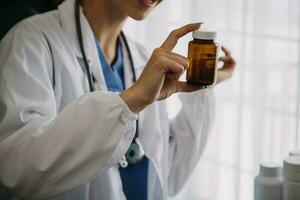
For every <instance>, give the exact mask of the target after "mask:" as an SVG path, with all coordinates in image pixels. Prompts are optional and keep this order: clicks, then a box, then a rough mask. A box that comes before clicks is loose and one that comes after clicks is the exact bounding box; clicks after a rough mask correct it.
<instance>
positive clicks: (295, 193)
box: [283, 156, 300, 200]
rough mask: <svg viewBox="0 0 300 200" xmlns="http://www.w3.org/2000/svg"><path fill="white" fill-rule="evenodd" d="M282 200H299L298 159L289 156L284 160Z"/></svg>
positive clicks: (299, 158)
mask: <svg viewBox="0 0 300 200" xmlns="http://www.w3.org/2000/svg"><path fill="white" fill-rule="evenodd" d="M283 173H284V181H283V200H299V199H300V157H299V156H290V157H288V158H286V159H285V160H284V172H283Z"/></svg>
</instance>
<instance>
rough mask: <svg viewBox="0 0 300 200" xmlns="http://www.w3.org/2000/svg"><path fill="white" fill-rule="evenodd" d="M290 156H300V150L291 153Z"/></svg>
mask: <svg viewBox="0 0 300 200" xmlns="http://www.w3.org/2000/svg"><path fill="white" fill-rule="evenodd" d="M289 155H290V156H300V150H293V151H290V153H289Z"/></svg>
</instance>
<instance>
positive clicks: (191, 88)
mask: <svg viewBox="0 0 300 200" xmlns="http://www.w3.org/2000/svg"><path fill="white" fill-rule="evenodd" d="M176 88H177V90H176V92H195V91H198V90H201V89H205V88H206V86H204V85H198V84H188V83H187V82H183V81H178V82H177V87H176Z"/></svg>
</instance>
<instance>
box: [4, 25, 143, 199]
mask: <svg viewBox="0 0 300 200" xmlns="http://www.w3.org/2000/svg"><path fill="white" fill-rule="evenodd" d="M50 58H51V56H50V52H49V50H48V46H47V43H46V41H44V40H43V37H41V35H40V34H34V33H32V32H30V31H21V30H14V31H11V32H10V33H9V34H8V35H7V36H6V37H5V39H4V40H3V41H2V42H1V44H0V76H1V79H0V92H1V93H0V94H1V95H0V182H1V184H2V185H4V186H5V187H6V188H8V189H9V190H10V191H12V192H13V193H14V194H15V195H16V196H17V198H20V199H30V200H43V199H48V198H50V197H53V196H55V195H58V194H60V193H63V192H66V191H68V190H70V189H72V188H74V187H77V186H79V185H81V184H83V183H86V182H88V181H90V180H91V179H93V177H95V176H96V175H97V174H99V173H101V172H102V171H104V170H106V169H108V168H110V167H112V166H114V165H116V164H117V162H118V161H119V160H120V159H121V158H122V156H123V155H124V154H125V153H126V150H127V148H128V147H129V145H130V143H131V141H132V139H133V137H134V132H135V121H136V119H137V116H136V115H135V114H133V113H132V112H130V110H129V109H128V107H127V105H126V104H125V103H124V101H123V100H122V99H121V98H120V96H119V95H118V94H116V93H106V92H93V93H90V94H86V95H83V96H82V97H80V98H79V99H77V100H75V101H74V102H72V103H71V104H70V105H68V106H67V107H65V108H64V109H63V110H62V111H61V112H59V113H57V105H56V101H55V95H54V91H53V88H52V87H53V86H52V76H51V69H52V62H51V59H50Z"/></svg>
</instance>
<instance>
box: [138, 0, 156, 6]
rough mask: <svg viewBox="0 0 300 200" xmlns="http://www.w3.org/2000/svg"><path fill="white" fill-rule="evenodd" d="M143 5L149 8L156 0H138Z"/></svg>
mask: <svg viewBox="0 0 300 200" xmlns="http://www.w3.org/2000/svg"><path fill="white" fill-rule="evenodd" d="M138 1H139V2H140V4H141V5H142V6H143V7H146V8H151V7H152V6H153V5H154V4H155V2H156V1H157V0H138Z"/></svg>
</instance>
